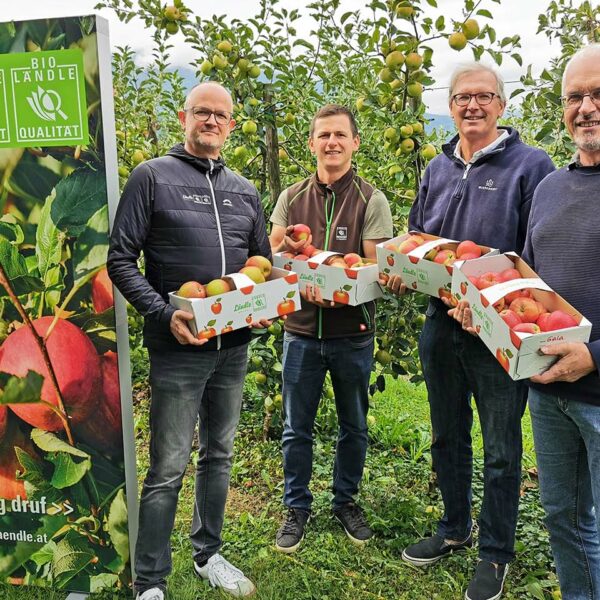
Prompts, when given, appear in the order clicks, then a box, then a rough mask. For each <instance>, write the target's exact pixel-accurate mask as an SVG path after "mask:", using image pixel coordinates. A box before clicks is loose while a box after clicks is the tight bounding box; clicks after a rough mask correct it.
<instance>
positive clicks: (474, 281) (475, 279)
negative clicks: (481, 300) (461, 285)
mask: <svg viewBox="0 0 600 600" xmlns="http://www.w3.org/2000/svg"><path fill="white" fill-rule="evenodd" d="M467 279H468V280H469V281H470V282H471V283H472V284H473V285H474V286H475V287H476V288H477V289H479V277H475V276H474V275H469V276H467Z"/></svg>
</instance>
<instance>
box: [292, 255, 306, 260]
mask: <svg viewBox="0 0 600 600" xmlns="http://www.w3.org/2000/svg"><path fill="white" fill-rule="evenodd" d="M294 259H295V260H308V259H309V257H308V256H306V254H296V256H294Z"/></svg>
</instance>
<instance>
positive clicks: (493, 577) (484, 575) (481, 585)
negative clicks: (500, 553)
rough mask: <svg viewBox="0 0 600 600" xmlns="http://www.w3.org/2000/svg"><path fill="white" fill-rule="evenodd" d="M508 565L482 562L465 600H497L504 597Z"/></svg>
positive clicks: (478, 564) (479, 563)
mask: <svg viewBox="0 0 600 600" xmlns="http://www.w3.org/2000/svg"><path fill="white" fill-rule="evenodd" d="M507 573H508V565H498V566H496V565H495V564H494V563H491V562H488V561H487V560H480V561H479V562H478V563H477V568H476V569H475V575H473V579H471V583H469V587H468V588H467V593H466V594H465V600H497V599H498V598H500V596H502V588H503V587H504V580H505V579H506V574H507Z"/></svg>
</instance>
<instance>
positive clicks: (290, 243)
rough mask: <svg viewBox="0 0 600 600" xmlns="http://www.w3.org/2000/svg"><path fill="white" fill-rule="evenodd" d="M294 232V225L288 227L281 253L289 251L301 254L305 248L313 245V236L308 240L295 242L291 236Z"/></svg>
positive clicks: (281, 245) (280, 246)
mask: <svg viewBox="0 0 600 600" xmlns="http://www.w3.org/2000/svg"><path fill="white" fill-rule="evenodd" d="M293 231H294V225H288V226H287V227H286V229H285V235H284V236H283V241H282V242H281V244H280V245H279V248H280V249H279V250H278V251H279V252H283V251H287V252H294V253H296V254H297V253H298V252H301V251H302V249H303V248H305V247H306V246H309V245H310V244H312V234H311V235H309V236H308V239H306V240H300V241H299V242H295V241H294V240H293V239H292V238H291V237H290V236H291V234H292V232H293Z"/></svg>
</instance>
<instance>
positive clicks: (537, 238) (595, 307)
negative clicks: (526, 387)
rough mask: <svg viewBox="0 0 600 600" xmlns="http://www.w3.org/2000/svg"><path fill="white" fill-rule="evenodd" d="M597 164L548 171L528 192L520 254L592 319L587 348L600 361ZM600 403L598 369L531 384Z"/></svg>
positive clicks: (599, 171)
mask: <svg viewBox="0 0 600 600" xmlns="http://www.w3.org/2000/svg"><path fill="white" fill-rule="evenodd" d="M599 199H600V165H597V166H595V167H581V166H577V165H576V164H575V163H573V164H571V165H569V166H568V167H565V168H564V169H560V171H556V172H555V173H552V174H551V175H548V177H546V179H544V181H542V183H540V185H539V186H538V188H537V190H536V191H535V195H534V197H533V202H532V206H531V216H530V219H529V226H528V232H527V241H526V244H525V251H524V253H523V258H524V259H525V260H526V261H527V262H528V263H529V264H530V265H531V267H532V268H533V269H534V270H535V271H536V272H537V274H538V275H539V276H540V277H541V278H542V279H543V280H544V281H545V282H546V283H547V284H548V285H549V286H551V287H552V288H553V289H554V290H555V291H557V292H558V293H559V294H560V295H561V296H563V298H565V300H567V302H569V303H570V304H572V305H573V306H574V307H575V308H576V309H577V310H578V311H579V312H580V313H582V314H583V315H584V316H585V317H586V318H587V319H588V320H589V321H591V323H592V325H593V326H592V334H591V337H590V343H589V344H588V348H589V349H590V352H591V353H592V357H593V358H594V362H595V363H596V366H599V365H600V299H599V298H598V286H599V284H600V205H599V204H598V200H599ZM530 385H531V386H532V387H535V388H536V389H538V390H539V391H541V392H546V393H548V394H556V395H557V396H562V397H565V398H570V399H573V400H579V401H582V402H587V403H589V404H595V405H597V406H600V377H599V375H598V370H597V369H596V371H594V372H593V373H590V374H589V375H586V376H585V377H582V378H581V379H579V380H578V381H575V382H573V383H566V382H557V383H552V384H548V385H541V384H530Z"/></svg>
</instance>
